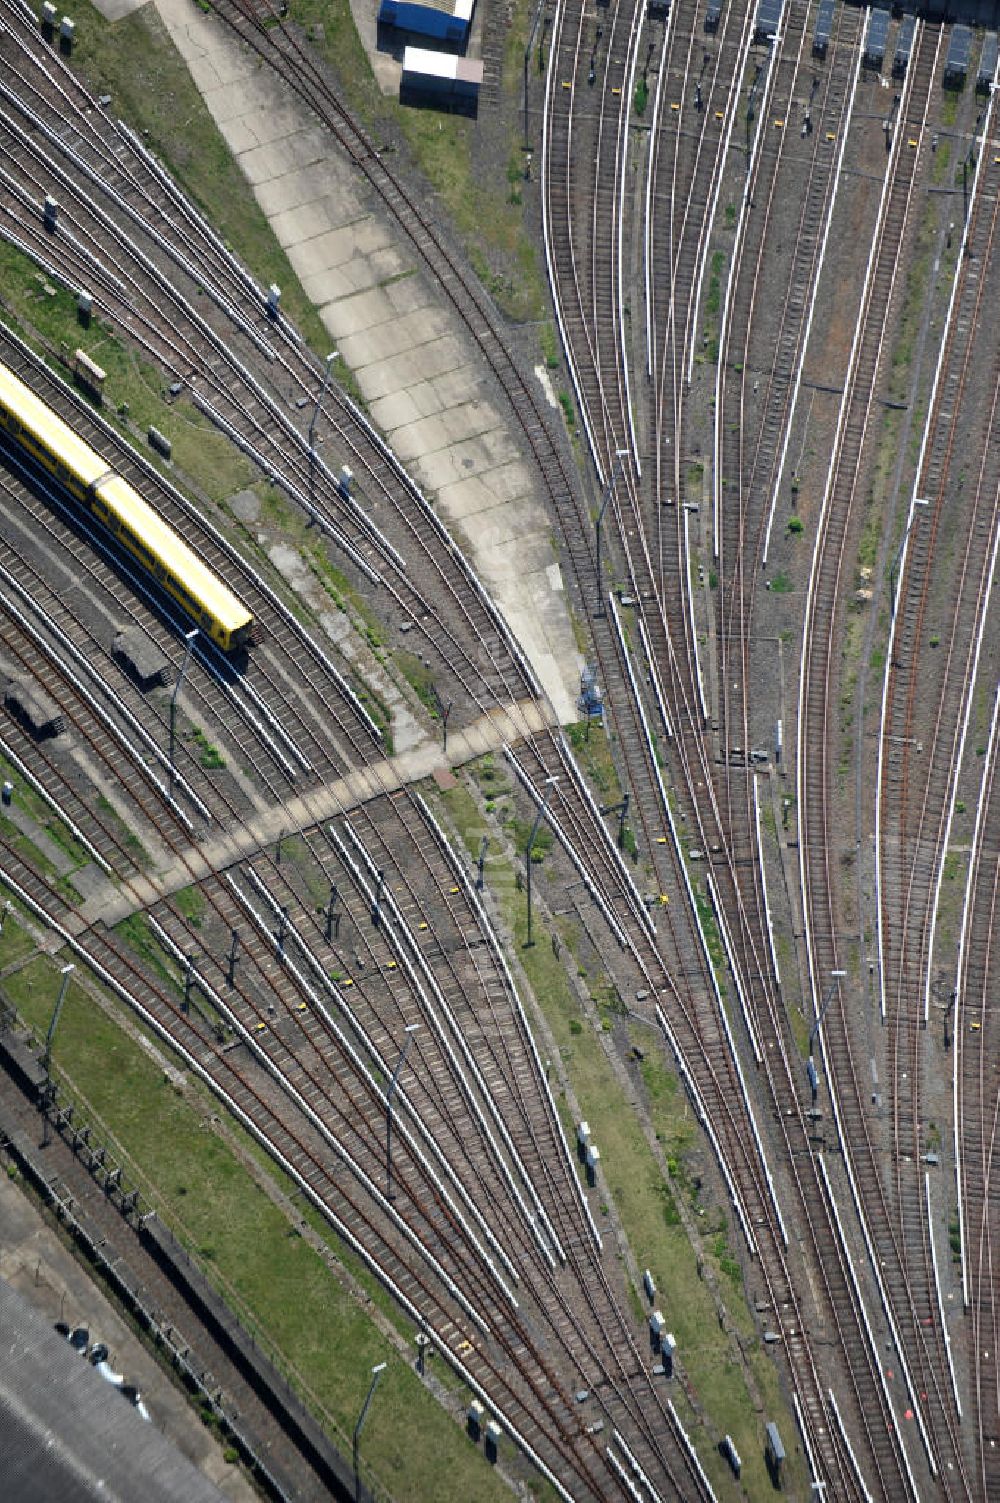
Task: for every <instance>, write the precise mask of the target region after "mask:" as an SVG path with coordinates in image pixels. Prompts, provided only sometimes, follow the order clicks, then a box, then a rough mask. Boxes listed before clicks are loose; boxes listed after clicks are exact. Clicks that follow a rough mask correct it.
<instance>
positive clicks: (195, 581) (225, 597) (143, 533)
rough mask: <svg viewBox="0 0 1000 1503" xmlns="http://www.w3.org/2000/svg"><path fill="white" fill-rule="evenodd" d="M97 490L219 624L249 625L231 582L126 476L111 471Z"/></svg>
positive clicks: (231, 629)
mask: <svg viewBox="0 0 1000 1503" xmlns="http://www.w3.org/2000/svg"><path fill="white" fill-rule="evenodd" d="M97 494H98V496H100V498H101V500H102V501H104V502H106V503H107V505H108V506H110V507H111V508H112V509H113V510H114V512H115V514H116V516H118V517H119V519H120V520H121V521H123V522H125V523H126V524H129V525H130V526H131V528H132V530H133V532H135V534H136V536H137V538H138V540H139V542H140V543H141V544H142V545H143V546H144V547H146V548H148V549H149V551H150V552H151V553H153V554H155V556H156V557H157V558H158V559H159V560H160V562H161V563H163V564H164V565H165V566H166V568H168V569H169V570H170V572H171V574H173V575H174V577H175V578H176V579H178V580H179V581H180V583H181V584H182V585H183V586H184V587H185V588H186V589H187V590H188V591H189V593H190V594H191V595H193V596H194V597H195V598H196V600H197V601H198V603H199V604H200V605H203V606H204V607H205V609H206V610H208V611H211V613H212V615H213V616H214V617H215V618H216V620H217V621H218V622H219V623H220V625H222V626H224V627H225V628H226V629H227V630H228V631H235V630H236V629H237V628H238V627H240V626H245V625H246V623H247V621H248V620H249V612H248V611H247V608H246V606H244V605H241V604H240V602H239V601H238V600H237V599H236V596H235V595H234V594H233V593H232V591H231V590H230V589H229V587H228V585H224V584H223V583H222V580H221V579H219V578H218V576H217V575H216V574H214V573H213V572H212V570H211V569H209V568H208V567H207V565H205V564H203V563H202V562H201V559H199V558H198V556H197V554H196V553H195V552H194V551H193V549H191V548H190V547H189V546H188V544H187V543H185V542H184V540H183V538H180V537H178V535H177V533H176V532H175V531H174V529H173V528H172V527H170V526H168V524H167V523H166V522H164V521H163V519H162V517H160V516H159V515H158V514H157V513H156V512H155V511H154V510H153V508H152V507H151V506H150V505H149V504H148V502H146V501H144V500H143V499H142V497H141V496H140V495H139V494H138V492H137V491H135V490H134V489H133V487H132V486H131V485H129V483H128V481H127V480H123V479H122V477H121V476H120V475H111V476H109V477H108V479H107V480H104V481H102V482H101V484H100V485H98V487H97Z"/></svg>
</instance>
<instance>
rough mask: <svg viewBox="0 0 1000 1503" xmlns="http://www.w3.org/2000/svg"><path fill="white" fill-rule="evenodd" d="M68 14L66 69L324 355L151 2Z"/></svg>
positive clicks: (84, 3)
mask: <svg viewBox="0 0 1000 1503" xmlns="http://www.w3.org/2000/svg"><path fill="white" fill-rule="evenodd" d="M74 15H75V17H76V37H75V40H74V44H73V65H74V68H75V69H76V70H77V71H78V72H80V73H82V75H83V77H84V78H85V79H86V80H87V82H88V83H89V85H90V88H91V90H92V92H93V93H95V94H104V93H106V94H110V95H111V100H112V104H111V108H112V109H113V110H114V111H115V112H116V113H117V114H120V115H122V116H123V118H125V119H126V120H128V121H130V123H131V124H132V125H134V126H135V127H137V128H138V129H141V130H143V131H145V132H148V140H147V143H146V144H147V145H148V146H149V147H150V149H151V150H152V151H153V152H155V153H156V155H157V156H159V157H161V158H162V159H163V161H164V162H165V163H166V164H167V165H168V167H169V169H170V171H171V173H172V174H173V175H174V176H175V177H176V178H177V180H178V182H179V183H181V184H182V186H183V187H184V189H185V191H186V192H187V193H188V194H189V195H190V196H191V198H193V199H194V201H195V202H196V203H197V204H198V205H199V207H200V208H201V209H202V210H203V212H204V213H205V215H206V217H207V218H208V219H209V220H210V222H211V223H212V224H213V226H214V227H215V229H216V230H217V232H218V233H219V235H220V236H221V237H222V239H223V240H224V241H225V242H226V244H227V245H230V246H232V248H233V249H234V250H235V251H236V252H237V253H238V254H239V255H240V256H242V258H243V259H244V261H245V262H246V264H247V265H248V266H249V267H250V269H251V271H252V272H253V274H254V277H255V279H256V280H257V282H258V284H259V285H260V286H261V287H267V286H269V285H270V283H271V282H277V284H278V285H279V287H280V288H281V306H282V309H283V311H284V312H285V313H286V314H287V315H288V316H289V317H290V318H292V319H293V320H294V321H295V323H296V324H297V325H298V327H299V329H300V330H301V331H302V333H303V335H304V336H305V338H306V340H307V341H308V343H309V344H310V345H311V346H312V348H313V349H314V350H315V351H316V352H317V354H325V352H326V350H327V349H328V348H329V341H330V337H329V335H328V334H327V333H326V332H325V331H324V329H323V325H322V323H321V322H320V319H319V315H318V314H317V312H316V310H315V309H314V307H313V305H312V303H311V302H310V300H309V299H308V298H307V297H306V295H305V293H304V292H303V291H302V288H301V286H300V284H299V281H298V278H297V277H296V276H295V273H294V272H293V271H292V267H291V264H290V262H289V260H288V258H287V256H286V255H285V253H284V251H282V249H281V247H280V246H279V244H278V242H277V240H276V239H275V237H274V235H273V234H272V233H271V229H270V226H269V225H268V223H267V220H266V218H265V217H264V214H263V212H262V210H261V209H260V208H259V207H258V204H257V200H256V199H255V198H254V196H253V193H252V191H251V189H250V187H249V184H248V183H247V181H246V178H245V177H244V176H243V173H242V172H241V171H240V169H239V167H238V166H237V165H236V163H235V161H234V160H233V157H232V155H231V153H230V151H229V147H228V146H227V145H226V142H225V141H224V140H223V137H222V135H221V134H220V132H219V131H218V129H217V128H216V126H215V122H214V121H213V119H212V117H211V115H210V114H209V112H208V109H207V108H206V106H205V104H204V102H203V101H202V98H201V95H200V94H199V93H198V90H197V89H196V87H195V85H194V82H193V80H192V78H191V75H190V73H189V72H188V68H187V65H186V64H185V62H184V60H183V58H182V57H181V55H180V53H179V52H178V51H177V49H176V48H175V46H174V44H173V42H172V41H171V39H170V35H169V33H168V31H167V29H166V27H165V26H164V24H163V22H162V21H161V19H160V17H159V15H158V13H157V11H156V9H155V7H154V6H151V5H146V6H143V8H142V9H141V10H138V11H134V12H133V13H132V14H131V15H129V16H126V17H124V18H123V19H122V20H120V21H116V22H114V23H113V24H111V23H109V22H106V21H105V20H104V19H103V18H102V17H101V16H100V14H99V13H98V11H97V10H95V9H94V7H93V6H92V5H90V4H89V3H88V0H81V3H80V4H79V5H78V6H77V8H76V10H75V11H74Z"/></svg>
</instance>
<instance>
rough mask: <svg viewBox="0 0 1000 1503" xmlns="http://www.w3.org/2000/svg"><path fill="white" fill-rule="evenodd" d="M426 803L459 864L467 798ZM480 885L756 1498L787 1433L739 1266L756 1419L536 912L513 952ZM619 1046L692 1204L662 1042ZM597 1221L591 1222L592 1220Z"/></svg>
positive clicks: (705, 1396) (644, 1037)
mask: <svg viewBox="0 0 1000 1503" xmlns="http://www.w3.org/2000/svg"><path fill="white" fill-rule="evenodd" d="M435 796H436V797H437V799H438V800H439V801H440V803H442V804H443V805H444V806H445V808H446V809H447V811H448V813H449V815H450V816H451V818H452V820H453V822H454V824H455V826H456V828H457V829H458V831H459V833H460V835H461V838H462V841H463V843H464V844H465V846H466V848H467V850H468V851H469V854H470V855H473V856H474V855H475V854H476V853H477V852H478V849H479V840H480V838H481V836H482V834H483V833H484V826H483V821H482V817H481V815H480V812H479V809H478V807H477V805H476V804H475V802H474V800H473V798H472V796H471V795H470V793H469V791H468V789H467V788H465V787H463V786H462V785H459V786H458V787H456V788H453V789H450V790H449V791H448V792H447V793H443V794H436V795H435ZM489 886H490V891H491V893H492V894H493V896H494V899H495V900H496V902H497V903H498V906H499V908H500V911H501V913H502V914H503V916H504V918H505V920H506V921H507V923H508V925H509V926H510V929H511V932H512V935H513V943H514V946H515V948H516V951H517V954H518V956H519V957H520V959H521V961H522V964H523V965H524V969H525V971H526V973H527V976H528V980H529V982H530V983H531V987H532V990H533V992H534V994H535V996H536V997H537V998H538V1000H539V1003H540V1005H541V1008H542V1010H543V1012H544V1014H545V1018H546V1021H547V1023H548V1026H549V1028H550V1029H551V1031H552V1034H553V1037H554V1040H555V1043H556V1046H557V1048H558V1050H559V1053H560V1056H561V1058H562V1060H563V1063H564V1065H565V1067H566V1069H567V1072H568V1074H569V1077H570V1079H571V1081H572V1084H573V1089H574V1091H575V1093H576V1096H577V1099H578V1101H579V1104H580V1110H581V1112H582V1113H583V1115H584V1116H585V1117H586V1119H587V1121H588V1122H589V1123H590V1126H591V1130H592V1133H593V1140H594V1142H595V1143H597V1145H598V1147H599V1148H600V1150H601V1180H602V1184H601V1189H602V1191H603V1192H605V1193H607V1194H609V1195H610V1196H611V1198H612V1199H613V1200H614V1204H615V1207H616V1210H617V1212H618V1214H619V1216H620V1218H621V1221H622V1225H623V1227H624V1229H625V1232H626V1234H627V1236H628V1238H629V1241H630V1243H631V1246H632V1250H633V1252H634V1253H635V1256H636V1259H637V1261H638V1265H639V1267H640V1269H642V1268H647V1267H648V1268H650V1269H651V1270H652V1272H653V1275H654V1278H655V1279H656V1282H657V1288H658V1291H659V1292H658V1294H657V1301H656V1302H657V1306H658V1307H659V1306H662V1308H663V1310H664V1312H669V1322H670V1327H671V1329H672V1330H673V1331H674V1334H675V1335H676V1336H677V1339H678V1344H679V1356H680V1358H681V1360H682V1361H683V1363H684V1367H685V1369H686V1371H687V1373H688V1374H689V1376H690V1379H691V1383H692V1385H693V1388H694V1390H695V1392H696V1394H697V1397H698V1399H699V1401H700V1402H701V1403H702V1404H703V1405H704V1406H705V1408H706V1409H707V1411H708V1414H709V1416H710V1419H711V1423H712V1425H713V1426H714V1427H716V1428H717V1429H718V1430H719V1432H720V1433H722V1432H725V1431H728V1432H729V1433H730V1434H731V1435H732V1436H733V1439H734V1440H735V1441H736V1444H737V1448H738V1449H739V1450H740V1452H741V1454H742V1456H743V1457H744V1458H745V1463H744V1478H745V1480H746V1483H747V1491H748V1493H749V1495H750V1496H751V1497H763V1496H765V1480H766V1473H765V1470H764V1464H763V1449H764V1432H763V1419H764V1418H765V1417H766V1418H771V1417H773V1416H774V1415H782V1416H784V1417H785V1418H784V1420H783V1421H782V1422H779V1424H780V1423H783V1424H784V1426H785V1427H786V1428H787V1429H788V1430H789V1432H791V1431H792V1430H793V1428H794V1427H793V1425H792V1422H791V1419H790V1417H788V1413H787V1410H786V1408H785V1405H784V1402H783V1400H782V1397H781V1392H780V1388H779V1382H778V1374H777V1371H776V1369H775V1368H774V1366H773V1364H772V1363H771V1362H770V1361H769V1359H768V1358H767V1356H766V1354H765V1353H764V1350H763V1348H762V1347H760V1345H759V1341H758V1338H757V1336H756V1334H755V1325H754V1321H753V1317H752V1315H751V1314H750V1311H749V1308H748V1306H747V1305H746V1303H745V1298H744V1296H743V1293H742V1276H741V1275H740V1276H739V1277H738V1278H735V1277H734V1273H733V1270H734V1269H735V1270H736V1271H737V1272H738V1270H739V1265H738V1263H737V1262H736V1260H735V1259H734V1258H733V1257H732V1253H731V1250H730V1249H729V1248H728V1246H726V1247H724V1248H723V1253H722V1255H723V1257H724V1258H725V1260H726V1265H725V1266H724V1267H722V1268H721V1270H720V1271H721V1272H723V1273H724V1274H725V1275H726V1281H725V1285H724V1288H725V1293H726V1299H727V1303H728V1302H729V1301H731V1302H732V1307H731V1314H732V1315H733V1318H734V1320H735V1321H736V1322H737V1324H738V1325H739V1328H740V1330H741V1331H742V1332H743V1333H744V1342H745V1345H746V1347H747V1349H748V1351H749V1352H750V1358H749V1360H750V1362H751V1363H752V1366H753V1371H754V1377H755V1380H756V1382H757V1384H758V1387H759V1389H760V1391H761V1393H762V1395H763V1396H764V1398H765V1402H766V1407H767V1414H766V1416H759V1415H757V1414H756V1412H755V1409H754V1405H753V1402H752V1400H751V1398H750V1395H749V1393H748V1390H747V1386H746V1382H745V1380H744V1376H743V1373H742V1370H741V1369H740V1367H739V1366H738V1364H737V1362H736V1360H735V1357H734V1353H733V1348H732V1345H731V1342H730V1340H729V1338H728V1337H727V1336H726V1334H725V1332H724V1331H723V1330H721V1328H720V1326H719V1322H718V1318H717V1315H716V1310H715V1306H714V1302H713V1301H712V1299H711V1296H710V1293H709V1290H708V1288H707V1286H706V1285H705V1283H704V1282H703V1281H702V1279H701V1277H700V1275H699V1272H698V1263H697V1258H696V1255H695V1252H694V1249H693V1248H692V1246H691V1243H690V1241H689V1240H688V1237H687V1234H686V1232H685V1230H684V1227H683V1225H682V1223H681V1215H680V1211H679V1209H678V1206H677V1204H676V1200H675V1195H674V1191H672V1190H671V1188H670V1186H669V1185H667V1184H666V1183H665V1182H664V1180H663V1178H662V1176H661V1174H660V1171H659V1168H658V1165H657V1162H656V1159H655V1158H654V1156H653V1154H652V1152H651V1151H650V1148H649V1144H648V1143H647V1141H646V1138H645V1136H644V1133H643V1131H642V1128H641V1126H640V1123H639V1121H638V1119H637V1118H636V1116H635V1114H634V1112H633V1111H632V1110H631V1108H630V1106H629V1103H628V1101H627V1100H626V1099H625V1097H624V1096H623V1094H622V1091H621V1087H620V1086H619V1084H618V1079H617V1077H616V1076H615V1074H614V1073H613V1071H612V1069H611V1066H610V1064H609V1061H608V1059H607V1056H606V1055H605V1052H604V1049H603V1047H602V1045H601V1042H600V1038H599V1035H598V1034H597V1033H596V1032H595V1031H594V1029H593V1027H592V1026H591V1024H590V1023H589V1022H588V1020H587V1019H586V1018H585V1017H581V1013H580V1006H579V1003H578V1001H577V997H576V995H575V993H574V991H573V989H572V987H571V985H570V981H569V978H568V976H567V974H566V970H565V968H564V966H563V964H562V962H561V961H560V960H559V959H557V958H556V957H555V956H554V954H553V951H552V946H551V945H550V944H547V943H545V942H544V934H545V925H544V923H543V921H542V919H541V917H540V915H539V914H538V913H537V912H536V915H535V922H534V928H535V931H536V936H537V939H538V943H536V944H535V945H534V946H533V948H532V949H530V950H525V949H524V948H523V943H524V939H525V937H526V922H525V899H524V895H523V894H522V893H520V892H519V891H518V890H517V886H516V882H515V875H514V871H513V870H512V869H511V867H510V865H509V863H506V862H501V861H496V862H491V864H490V875H489ZM602 987H603V989H602ZM597 990H598V993H599V996H598V998H597V1000H599V1001H600V1002H601V1003H603V1006H602V1007H601V1009H600V1010H601V1014H602V1016H603V1017H604V1022H605V1026H607V1025H608V1024H609V1022H610V1021H611V1020H612V1019H616V1020H617V1019H618V1018H620V1011H619V1009H620V1007H621V1001H620V998H618V994H617V991H615V990H614V989H613V988H611V989H610V990H609V989H608V983H607V978H606V977H605V978H603V982H602V985H601V986H599V987H598V989H597ZM617 1026H620V1024H619V1025H617ZM630 1036H631V1037H632V1038H633V1040H634V1041H636V1042H639V1041H641V1045H642V1055H643V1058H642V1062H641V1070H642V1078H643V1083H644V1086H645V1089H646V1093H647V1096H648V1099H649V1102H650V1109H651V1114H652V1116H653V1123H654V1127H655V1130H656V1133H657V1136H658V1138H659V1141H660V1143H661V1145H662V1147H663V1151H664V1153H665V1155H666V1158H667V1164H668V1168H669V1169H670V1171H671V1175H672V1177H673V1178H674V1180H675V1190H679V1191H680V1192H682V1193H684V1194H690V1195H692V1196H693V1195H694V1194H695V1183H696V1182H695V1177H694V1175H693V1173H692V1171H691V1170H690V1169H689V1167H688V1164H687V1161H686V1156H687V1155H688V1153H689V1151H690V1150H691V1148H692V1147H693V1146H694V1144H695V1142H696V1139H697V1128H696V1125H695V1121H694V1118H693V1116H692V1115H691V1112H690V1110H689V1107H688V1104H687V1100H686V1097H685V1096H684V1093H683V1092H682V1091H681V1089H680V1087H679V1085H678V1082H677V1079H676V1077H675V1076H674V1074H673V1073H672V1071H670V1070H669V1069H668V1068H667V1066H666V1064H665V1062H664V1060H663V1058H662V1054H661V1049H662V1043H661V1041H660V1040H659V1038H658V1035H657V1034H656V1033H655V1032H654V1030H652V1029H649V1028H646V1027H644V1026H643V1025H639V1024H633V1025H631V1028H630ZM556 1105H557V1108H558V1110H559V1114H560V1119H561V1121H562V1123H563V1128H564V1131H565V1132H566V1134H567V1136H568V1137H569V1138H570V1140H571V1142H572V1141H573V1139H574V1135H575V1124H574V1122H573V1118H572V1113H571V1111H570V1109H569V1106H568V1103H567V1102H566V1100H565V1098H564V1096H563V1095H562V1093H561V1092H557V1097H556ZM597 1220H598V1222H599V1223H600V1220H601V1217H600V1215H598V1216H597ZM723 1229H724V1218H722V1219H721V1220H719V1221H718V1222H717V1224H716V1236H718V1235H719V1234H721V1233H722V1231H723ZM707 1256H710V1257H712V1258H714V1257H715V1254H714V1253H713V1252H711V1250H710V1251H709V1252H708V1254H707ZM716 1261H717V1260H716ZM737 1311H738V1312H739V1314H738V1315H737V1313H736V1312H737ZM691 1434H692V1438H693V1440H694V1442H695V1444H696V1446H697V1448H698V1450H699V1454H700V1457H701V1460H702V1463H703V1465H704V1467H705V1469H706V1471H707V1472H708V1474H709V1476H710V1477H711V1478H712V1479H713V1481H714V1482H715V1484H716V1486H717V1487H722V1486H724V1479H725V1477H726V1475H727V1473H726V1471H725V1465H724V1463H723V1462H722V1461H721V1458H720V1457H719V1456H718V1453H717V1452H716V1451H715V1450H714V1447H713V1446H712V1445H711V1441H710V1439H709V1437H708V1435H707V1434H706V1432H705V1429H704V1428H703V1427H702V1426H700V1425H699V1424H698V1423H697V1421H694V1420H692V1421H691ZM792 1485H797V1484H792Z"/></svg>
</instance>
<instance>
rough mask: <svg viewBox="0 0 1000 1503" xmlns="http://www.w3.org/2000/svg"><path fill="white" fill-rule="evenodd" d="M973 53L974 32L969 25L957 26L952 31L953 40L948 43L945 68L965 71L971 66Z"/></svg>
mask: <svg viewBox="0 0 1000 1503" xmlns="http://www.w3.org/2000/svg"><path fill="white" fill-rule="evenodd" d="M971 53H972V32H971V31H970V29H969V28H968V26H956V27H955V28H954V30H953V31H952V33H951V41H950V42H949V43H948V60H947V62H946V63H945V70H946V71H954V72H962V73H964V72H965V70H966V69H967V68H968V66H969V57H970V56H971Z"/></svg>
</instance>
